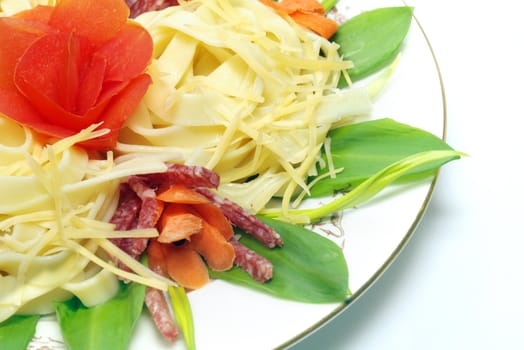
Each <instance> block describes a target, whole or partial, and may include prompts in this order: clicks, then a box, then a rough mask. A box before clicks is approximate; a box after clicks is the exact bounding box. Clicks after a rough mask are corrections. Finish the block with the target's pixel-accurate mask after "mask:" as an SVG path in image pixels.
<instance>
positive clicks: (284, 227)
mask: <svg viewBox="0 0 524 350" xmlns="http://www.w3.org/2000/svg"><path fill="white" fill-rule="evenodd" d="M261 219H262V220H263V221H264V222H265V223H266V224H268V225H270V226H272V227H273V228H274V229H275V230H276V231H277V232H278V233H279V234H280V236H281V237H282V240H283V241H284V242H285V243H284V246H283V247H282V248H267V247H265V246H264V245H262V244H261V243H260V242H258V241H257V240H256V239H254V238H253V237H251V236H249V235H247V234H245V235H242V238H241V239H240V242H241V243H242V244H244V245H245V246H247V247H248V248H250V249H252V250H254V251H256V252H257V253H258V254H260V255H262V256H264V257H265V258H266V259H268V260H269V261H271V263H272V264H273V278H272V279H271V280H270V281H268V282H266V283H259V282H256V281H254V280H253V279H252V278H251V277H250V276H249V275H248V274H247V273H246V272H244V271H243V270H242V269H240V268H238V267H234V268H233V269H232V270H230V271H225V272H216V271H210V276H211V277H213V278H219V279H223V280H226V281H229V282H233V283H236V284H240V285H244V286H248V287H251V288H253V289H256V290H259V291H263V292H265V293H269V294H271V295H274V296H276V297H279V298H284V299H289V300H296V301H301V302H307V303H330V302H341V301H344V300H346V299H347V298H348V297H349V295H350V294H351V293H350V291H349V288H348V285H349V274H348V268H347V264H346V260H345V258H344V253H343V251H342V249H341V248H340V247H339V246H337V245H336V244H335V243H334V242H332V241H331V240H329V239H327V238H325V237H322V236H321V235H319V234H317V233H315V232H313V231H310V230H308V229H306V228H304V227H302V226H297V225H292V224H289V223H286V222H282V221H276V220H271V219H268V218H264V217H261Z"/></svg>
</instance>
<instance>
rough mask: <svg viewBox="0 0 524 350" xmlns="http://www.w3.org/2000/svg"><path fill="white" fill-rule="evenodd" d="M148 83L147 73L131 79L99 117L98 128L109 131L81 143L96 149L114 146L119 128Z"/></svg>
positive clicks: (132, 110) (136, 105) (149, 81)
mask: <svg viewBox="0 0 524 350" xmlns="http://www.w3.org/2000/svg"><path fill="white" fill-rule="evenodd" d="M150 84H151V77H150V76H149V75H147V74H142V75H139V76H138V77H136V78H135V79H133V80H132V81H131V82H130V83H129V85H127V86H126V88H125V89H124V90H122V91H121V92H120V93H119V94H118V95H117V96H115V97H114V98H113V100H111V103H110V104H109V105H108V106H107V108H106V109H105V110H104V112H103V113H102V115H101V117H100V119H99V120H100V121H104V123H103V124H102V126H101V127H100V129H103V128H109V129H110V130H111V132H110V133H108V134H106V135H104V136H101V137H99V138H96V139H93V140H89V141H86V142H83V143H82V145H83V146H84V147H86V148H90V149H98V150H103V149H106V150H108V149H111V148H114V147H115V145H116V142H117V139H118V133H119V131H120V128H121V127H122V125H124V123H125V121H126V120H127V118H129V116H131V114H132V113H133V112H134V111H135V109H136V108H137V107H138V104H139V103H140V100H141V99H142V97H143V96H144V94H145V93H146V91H147V88H148V87H149V85H150Z"/></svg>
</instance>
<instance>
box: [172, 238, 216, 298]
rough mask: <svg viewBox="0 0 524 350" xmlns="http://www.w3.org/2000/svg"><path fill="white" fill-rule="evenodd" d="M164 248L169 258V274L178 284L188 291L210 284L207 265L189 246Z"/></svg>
mask: <svg viewBox="0 0 524 350" xmlns="http://www.w3.org/2000/svg"><path fill="white" fill-rule="evenodd" d="M162 246H163V248H164V252H165V253H166V258H167V261H166V263H167V272H168V274H169V276H170V277H171V278H172V279H173V280H174V281H175V282H176V283H178V284H179V285H181V286H182V287H184V288H187V289H198V288H201V287H203V286H205V285H206V284H207V283H208V282H209V273H208V271H207V267H206V264H205V263H204V261H203V260H202V257H201V256H200V255H199V254H198V253H197V252H196V251H194V250H193V249H191V247H189V245H187V244H183V245H180V246H176V245H172V244H163V245H162Z"/></svg>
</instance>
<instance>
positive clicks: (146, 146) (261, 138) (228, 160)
mask: <svg viewBox="0 0 524 350" xmlns="http://www.w3.org/2000/svg"><path fill="white" fill-rule="evenodd" d="M137 21H138V22H140V23H141V24H142V25H143V26H144V27H146V28H147V29H148V30H149V31H150V33H151V35H152V36H153V40H154V44H155V46H154V59H153V62H152V63H151V65H150V67H149V70H148V73H149V74H150V75H151V76H152V78H153V85H152V86H151V87H150V89H149V90H148V92H147V94H146V96H145V98H144V99H143V101H142V103H141V105H140V107H139V109H138V110H137V111H136V113H135V114H134V115H133V116H132V118H131V119H130V120H129V121H128V123H127V124H126V126H125V128H124V130H123V131H122V132H121V137H120V139H119V144H118V145H117V151H118V152H121V153H127V154H132V153H148V154H156V153H162V152H168V151H169V152H178V153H180V154H181V155H182V156H183V157H184V161H185V162H186V163H189V164H196V165H203V166H206V167H208V168H211V169H213V170H215V171H216V172H218V173H219V174H220V176H221V186H220V188H219V191H220V192H221V194H222V195H224V196H226V197H229V198H230V199H232V200H233V201H236V202H237V203H239V204H241V205H242V206H244V207H245V208H249V209H250V210H251V211H253V212H255V213H256V212H258V211H260V210H261V209H262V208H263V207H264V206H266V204H267V203H268V202H269V200H270V199H271V198H272V197H274V196H282V197H283V201H282V202H283V206H284V209H285V208H286V207H287V206H288V203H289V201H290V199H291V197H292V196H294V195H295V194H296V192H297V191H298V190H305V191H307V185H306V183H305V178H306V177H307V176H308V175H311V174H314V170H315V162H316V161H317V156H318V153H319V151H320V148H321V146H322V144H323V142H324V140H325V137H326V134H327V131H328V130H329V129H330V127H331V126H332V125H333V124H334V123H345V122H349V121H351V119H352V118H353V117H355V116H358V115H361V114H365V113H368V112H369V111H370V109H371V103H370V99H369V97H368V95H367V91H366V90H365V89H361V88H356V87H352V88H349V89H344V90H342V89H337V83H338V80H339V78H340V76H341V74H342V72H344V71H345V70H346V69H347V68H349V67H350V66H351V63H350V62H348V61H343V60H342V59H341V57H339V55H338V53H337V48H338V46H337V44H335V43H331V42H329V41H327V40H325V39H323V38H321V37H319V36H317V35H314V34H313V33H311V32H309V31H307V30H305V29H303V28H301V27H300V26H298V25H297V24H296V23H294V22H293V21H292V20H290V19H288V18H283V17H281V16H279V15H277V14H276V13H275V12H274V11H273V10H272V9H270V8H268V7H267V6H265V5H263V4H261V3H260V2H258V1H242V0H194V1H193V0H192V1H190V2H184V3H182V4H181V6H177V7H171V8H167V9H165V10H162V11H159V12H150V13H145V14H143V15H141V16H139V17H138V18H137ZM262 183H263V185H262Z"/></svg>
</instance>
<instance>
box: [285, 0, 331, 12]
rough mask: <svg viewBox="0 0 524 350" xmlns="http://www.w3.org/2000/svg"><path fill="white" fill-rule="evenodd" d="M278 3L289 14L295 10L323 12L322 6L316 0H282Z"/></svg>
mask: <svg viewBox="0 0 524 350" xmlns="http://www.w3.org/2000/svg"><path fill="white" fill-rule="evenodd" d="M278 4H279V6H280V7H281V8H283V9H285V10H286V11H287V13H289V14H292V13H294V12H296V11H302V12H314V13H318V14H320V15H324V14H325V11H324V8H323V7H322V4H320V2H319V1H318V0H282V1H280V2H279V3H278Z"/></svg>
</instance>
